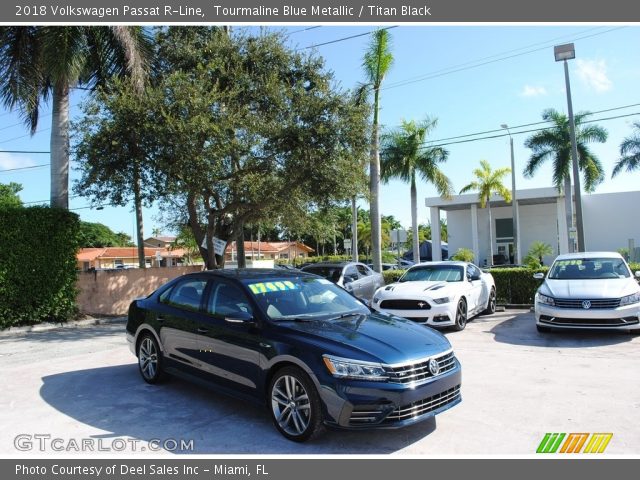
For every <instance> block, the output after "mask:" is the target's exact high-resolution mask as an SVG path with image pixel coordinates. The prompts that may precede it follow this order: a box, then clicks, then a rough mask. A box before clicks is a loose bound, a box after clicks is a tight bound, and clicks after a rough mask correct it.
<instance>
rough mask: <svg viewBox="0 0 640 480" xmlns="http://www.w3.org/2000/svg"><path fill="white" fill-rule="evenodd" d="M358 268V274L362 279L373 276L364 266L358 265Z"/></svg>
mask: <svg viewBox="0 0 640 480" xmlns="http://www.w3.org/2000/svg"><path fill="white" fill-rule="evenodd" d="M356 268H357V269H358V273H359V274H360V276H361V277H367V276H369V275H371V271H370V270H369V269H368V268H367V267H365V266H364V265H356Z"/></svg>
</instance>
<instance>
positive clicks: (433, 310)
mask: <svg viewBox="0 0 640 480" xmlns="http://www.w3.org/2000/svg"><path fill="white" fill-rule="evenodd" d="M380 303H381V302H378V303H377V304H376V303H373V302H371V308H373V309H374V310H377V311H378V312H384V313H388V314H390V315H395V316H396V317H402V318H406V319H408V320H411V321H414V322H416V323H422V324H425V325H429V326H430V327H450V326H452V325H454V324H455V318H456V316H455V315H456V312H455V307H456V304H455V303H454V302H449V303H444V304H442V305H438V304H436V303H435V302H433V301H429V302H427V301H426V300H425V303H428V304H429V305H430V308H428V309H424V310H404V309H403V310H400V309H389V308H380V306H379V305H380Z"/></svg>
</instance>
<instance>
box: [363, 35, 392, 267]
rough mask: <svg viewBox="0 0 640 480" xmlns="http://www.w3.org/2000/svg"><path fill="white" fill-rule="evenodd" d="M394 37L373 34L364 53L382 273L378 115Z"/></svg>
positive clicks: (374, 242)
mask: <svg viewBox="0 0 640 480" xmlns="http://www.w3.org/2000/svg"><path fill="white" fill-rule="evenodd" d="M390 41H391V35H389V32H388V31H387V30H386V29H383V28H381V29H379V30H376V31H375V32H373V38H372V39H371V43H370V44H369V48H368V49H367V51H366V52H365V54H364V59H363V61H362V66H363V68H364V72H365V75H366V76H367V83H366V84H365V85H363V86H361V88H360V89H359V90H360V93H361V94H364V92H366V91H368V90H373V131H372V137H371V158H370V161H369V194H370V197H371V198H370V199H369V201H370V210H371V255H372V257H373V258H372V260H373V269H374V270H375V271H376V272H381V271H382V265H381V264H382V237H381V235H382V225H381V219H380V146H379V143H380V138H379V136H380V135H379V128H378V123H379V122H378V114H379V107H380V86H381V85H382V81H383V80H384V78H385V76H386V75H387V73H388V72H389V70H390V68H391V65H392V64H393V55H392V54H391V51H390Z"/></svg>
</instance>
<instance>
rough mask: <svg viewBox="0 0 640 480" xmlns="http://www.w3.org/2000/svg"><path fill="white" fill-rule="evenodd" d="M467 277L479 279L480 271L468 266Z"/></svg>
mask: <svg viewBox="0 0 640 480" xmlns="http://www.w3.org/2000/svg"><path fill="white" fill-rule="evenodd" d="M467 276H468V277H471V278H477V277H478V270H476V267H474V266H473V265H471V264H469V265H467Z"/></svg>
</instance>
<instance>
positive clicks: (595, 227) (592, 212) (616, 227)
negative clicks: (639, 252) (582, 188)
mask: <svg viewBox="0 0 640 480" xmlns="http://www.w3.org/2000/svg"><path fill="white" fill-rule="evenodd" d="M582 218H583V222H584V237H585V244H586V245H585V246H586V250H592V251H594V250H606V251H613V252H615V251H616V250H618V249H619V248H623V247H628V246H629V239H630V238H633V239H634V240H635V244H636V246H640V192H618V193H600V194H592V195H587V194H583V195H582Z"/></svg>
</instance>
